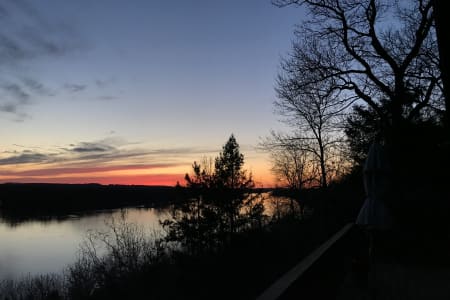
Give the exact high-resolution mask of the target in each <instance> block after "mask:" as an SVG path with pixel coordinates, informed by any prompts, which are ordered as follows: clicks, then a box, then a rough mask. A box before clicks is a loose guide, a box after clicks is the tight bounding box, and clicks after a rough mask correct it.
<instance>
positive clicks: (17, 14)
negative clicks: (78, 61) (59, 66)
mask: <svg viewBox="0 0 450 300" xmlns="http://www.w3.org/2000/svg"><path fill="white" fill-rule="evenodd" d="M33 4H34V2H32V1H25V0H14V1H12V0H8V1H2V2H1V3H0V67H1V68H2V70H3V72H2V76H1V78H0V90H1V91H2V92H3V95H1V97H0V112H3V113H7V114H12V115H14V116H15V120H17V121H23V120H24V119H26V118H27V117H28V115H27V114H26V113H25V112H24V109H25V108H24V107H25V105H28V104H30V103H32V102H31V99H33V98H34V97H35V96H52V95H54V92H52V91H51V90H50V89H49V88H47V87H46V86H45V85H44V83H42V82H40V81H39V80H38V79H36V78H32V76H30V75H28V74H27V68H22V66H23V65H24V64H25V63H27V62H29V61H30V60H35V59H38V58H40V57H59V56H63V55H65V54H67V53H69V52H73V51H74V50H76V49H81V48H82V47H83V46H82V45H83V44H84V43H83V42H82V39H81V38H80V37H79V36H78V35H77V33H76V32H75V30H73V28H71V27H70V26H68V25H67V24H65V23H64V22H61V21H58V20H47V19H45V18H43V17H42V16H41V14H40V13H39V11H38V10H36V9H35V8H34V6H33ZM5 70H7V71H5ZM17 72H19V73H20V75H19V76H17V74H16V75H14V73H17ZM5 95H6V96H5Z"/></svg>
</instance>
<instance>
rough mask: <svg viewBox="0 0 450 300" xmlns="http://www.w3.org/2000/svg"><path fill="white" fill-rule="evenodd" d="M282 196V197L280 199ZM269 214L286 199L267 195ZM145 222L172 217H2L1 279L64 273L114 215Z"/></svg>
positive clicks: (133, 213) (136, 213) (128, 211)
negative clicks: (84, 243) (16, 219)
mask: <svg viewBox="0 0 450 300" xmlns="http://www.w3.org/2000/svg"><path fill="white" fill-rule="evenodd" d="M280 199H281V200H280ZM264 203H265V207H266V212H265V213H266V214H268V215H273V214H275V212H274V209H276V208H277V207H279V205H280V203H286V201H285V200H283V199H282V198H274V197H266V200H265V202H264ZM121 216H124V217H125V221H126V222H133V223H136V224H139V225H142V226H143V227H144V228H146V229H148V230H149V231H153V230H160V229H161V227H160V225H159V220H164V219H166V218H168V217H170V214H169V213H168V211H167V210H166V209H160V210H158V209H153V208H124V209H116V210H109V211H94V212H90V213H89V215H69V216H64V217H63V218H59V219H58V220H32V221H23V222H14V223H11V222H10V221H8V220H6V219H2V218H1V216H0V280H1V279H6V278H18V277H21V276H23V275H26V274H31V275H34V274H44V273H51V272H61V271H62V270H63V268H64V267H66V266H67V265H68V264H70V263H72V262H73V261H75V259H76V255H77V251H78V249H79V245H80V244H81V243H82V241H83V239H84V238H85V237H86V235H87V232H88V231H89V230H94V231H105V230H107V229H108V224H107V223H108V222H110V221H111V220H112V218H114V219H116V220H119V219H120V218H121Z"/></svg>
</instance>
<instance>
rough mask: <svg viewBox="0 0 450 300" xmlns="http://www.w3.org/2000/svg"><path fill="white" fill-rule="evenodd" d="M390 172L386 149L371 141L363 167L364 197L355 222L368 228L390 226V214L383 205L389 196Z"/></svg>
mask: <svg viewBox="0 0 450 300" xmlns="http://www.w3.org/2000/svg"><path fill="white" fill-rule="evenodd" d="M391 173H392V169H391V166H390V165H389V161H388V157H387V153H386V149H385V148H384V147H383V146H382V145H380V144H379V143H373V144H372V145H371V146H370V149H369V154H368V156H367V159H366V162H365V164H364V168H363V176H364V189H365V192H366V199H365V201H364V204H363V206H362V207H361V210H360V211H359V214H358V217H357V218H356V224H358V225H364V226H366V227H367V228H368V229H381V230H385V229H389V228H391V227H392V216H391V214H390V213H389V210H388V208H387V207H386V205H385V203H386V201H388V198H389V197H390V196H391V195H389V193H390V192H391V188H390V187H391V179H392V178H391V176H392V175H391Z"/></svg>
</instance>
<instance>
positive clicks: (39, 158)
mask: <svg viewBox="0 0 450 300" xmlns="http://www.w3.org/2000/svg"><path fill="white" fill-rule="evenodd" d="M48 160H49V157H48V155H46V154H42V153H22V154H19V155H13V156H10V157H7V158H2V159H0V165H18V164H29V163H42V162H46V161H48Z"/></svg>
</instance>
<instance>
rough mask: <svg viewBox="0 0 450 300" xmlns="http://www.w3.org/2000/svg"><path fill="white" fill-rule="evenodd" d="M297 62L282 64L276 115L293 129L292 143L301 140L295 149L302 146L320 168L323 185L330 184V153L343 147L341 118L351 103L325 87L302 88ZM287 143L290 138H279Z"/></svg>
mask: <svg viewBox="0 0 450 300" xmlns="http://www.w3.org/2000/svg"><path fill="white" fill-rule="evenodd" d="M295 64H296V61H295V60H292V59H287V60H284V61H283V62H282V67H283V72H282V73H280V74H279V76H278V80H277V87H276V91H277V95H278V100H277V101H276V102H275V106H276V110H277V113H279V114H280V115H281V116H283V117H284V121H285V122H286V123H287V124H288V125H289V126H291V127H292V128H293V129H294V134H293V135H291V137H290V140H291V142H292V141H295V140H296V141H301V143H299V142H297V144H295V143H294V144H293V145H292V146H294V145H295V146H296V147H299V146H301V147H300V149H301V150H302V151H306V152H308V153H309V154H310V158H311V159H312V160H314V161H315V162H316V163H317V165H318V167H319V174H320V180H319V181H320V185H321V186H322V187H326V186H327V185H328V181H329V180H328V179H329V174H328V170H329V167H330V164H329V163H330V161H331V160H332V159H333V157H332V155H331V153H333V155H336V154H337V153H338V152H339V151H336V150H337V149H339V147H341V146H342V144H343V130H342V128H341V127H340V123H341V121H342V119H341V118H340V117H341V115H342V114H343V112H344V111H345V109H346V108H347V107H348V104H347V103H346V102H345V101H342V100H341V99H340V98H339V97H336V96H335V95H334V94H332V93H331V94H330V93H329V92H328V90H327V89H326V87H324V86H323V85H319V84H317V85H315V86H314V88H311V89H308V90H307V89H299V88H298V81H299V80H301V78H299V74H296V73H295V72H292V69H294V68H295ZM278 140H279V141H280V140H284V142H287V140H288V139H286V138H284V139H280V138H278Z"/></svg>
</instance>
